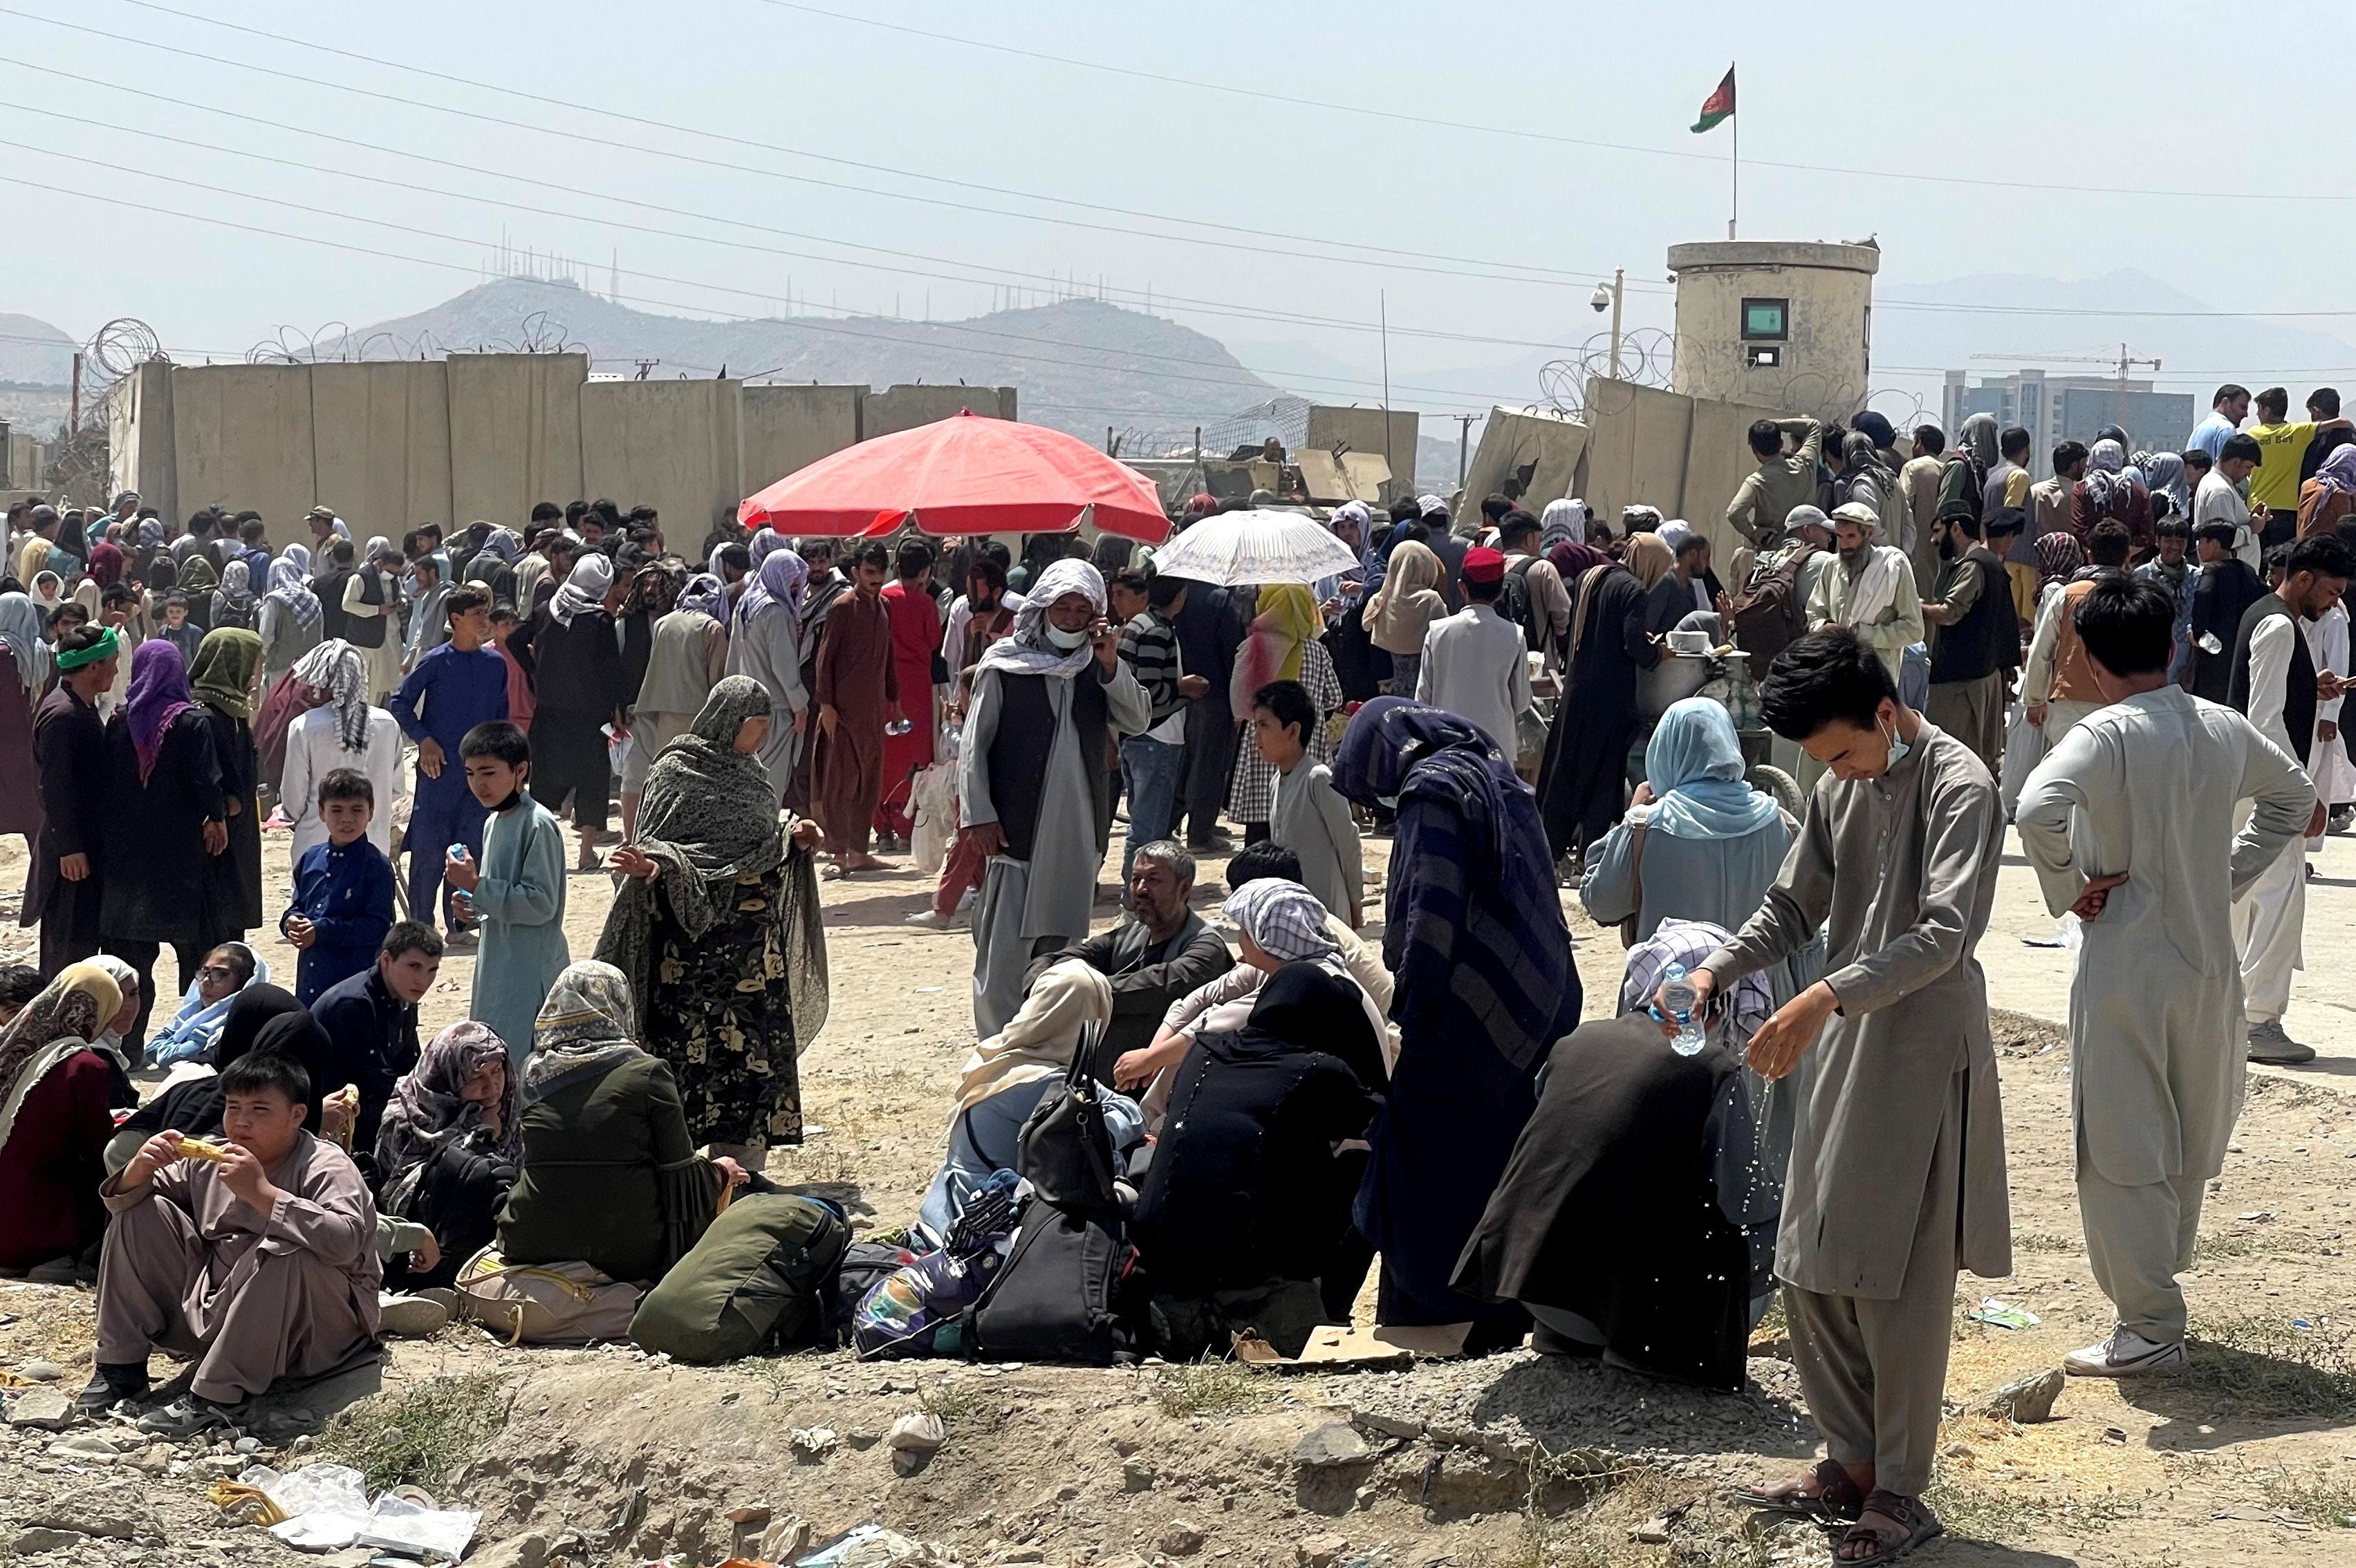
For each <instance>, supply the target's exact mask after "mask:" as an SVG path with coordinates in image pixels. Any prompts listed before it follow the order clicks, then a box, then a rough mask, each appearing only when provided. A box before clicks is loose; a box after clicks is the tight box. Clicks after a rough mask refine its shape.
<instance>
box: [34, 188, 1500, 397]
mask: <svg viewBox="0 0 2356 1568" xmlns="http://www.w3.org/2000/svg"><path fill="white" fill-rule="evenodd" d="M9 145H22V144H9ZM28 150H31V151H35V152H43V153H49V149H47V148H29V149H28ZM49 155H51V156H55V157H65V158H69V159H71V160H72V161H74V162H77V163H92V164H99V166H101V167H107V168H117V167H119V166H120V165H107V164H102V163H100V161H99V160H97V159H91V158H80V157H76V156H75V155H72V154H63V153H49ZM123 172H126V173H134V174H137V173H144V172H145V171H139V170H124V171H123ZM147 177H149V178H153V179H160V180H164V181H166V183H168V184H173V185H185V186H189V187H193V188H196V189H198V190H211V191H216V192H218V193H220V194H225V195H230V196H236V197H243V198H244V199H247V200H252V201H260V202H263V203H266V204H269V205H272V206H277V207H288V208H294V209H295V210H297V211H303V212H312V213H316V214H318V215H320V216H323V217H327V218H339V219H345V220H346V221H349V222H359V223H370V224H376V225H378V226H380V227H384V228H390V229H397V230H400V231H402V232H404V233H411V234H415V235H418V236H420V237H422V238H426V239H433V240H444V241H447V242H449V243H453V244H462V245H467V246H472V247H479V246H480V245H481V244H482V241H480V240H473V239H470V238H467V237H466V236H463V235H449V234H438V233H436V232H434V230H432V229H418V228H415V227H413V226H412V225H407V224H398V223H391V222H389V221H387V220H385V219H367V218H357V217H354V216H353V215H351V214H348V213H339V212H336V211H333V210H331V209H328V208H314V207H308V206H305V204H303V203H300V202H290V201H284V200H281V199H280V198H277V197H258V196H252V195H251V194H250V193H247V192H242V191H232V190H227V189H225V187H215V186H207V185H204V184H201V183H199V182H197V181H193V180H180V179H175V178H173V177H172V176H164V175H148V176H147ZM0 183H5V184H8V185H16V186H22V187H26V188H27V189H32V190H40V191H47V192H49V193H50V194H53V195H58V196H68V197H78V198H80V199H82V200H87V201H95V202H113V203H114V204H115V205H117V206H120V207H126V208H132V209H134V210H136V211H141V212H151V213H155V214H157V215H159V216H162V217H166V218H177V219H184V220H186V221H188V222H192V223H207V224H212V225H216V226H218V227H220V228H225V229H236V230H239V231H240V232H242V233H248V234H259V235H264V236H268V237H270V238H273V239H284V240H295V241H297V242H299V243H302V244H306V245H318V246H324V247H327V248H328V249H330V250H337V251H346V252H348V253H351V254H354V255H363V256H375V257H380V258H381V259H383V260H386V261H407V262H411V263H413V264H415V265H418V266H426V267H434V268H438V269H440V270H442V271H444V272H465V273H473V272H477V267H476V266H474V265H473V264H471V263H467V262H461V261H436V260H434V259H433V258H431V257H425V256H412V255H409V254H407V253H405V252H402V251H386V250H382V249H380V248H377V247H374V246H368V245H354V244H350V243H348V242H347V241H344V240H326V239H321V238H319V237H318V236H316V235H310V234H296V233H293V232H290V231H287V230H284V229H264V228H262V227H261V226H259V225H256V224H251V223H239V222H236V221H235V220H233V219H225V218H216V217H213V216H211V215H210V214H207V213H194V212H182V211H180V210H178V209H177V208H166V207H157V206H155V205H153V204H150V203H145V202H134V201H124V200H122V199H120V198H117V197H109V196H104V195H101V194H99V193H97V192H92V191H83V190H76V189H73V188H71V187H65V186H54V185H48V184H46V183H44V182H42V181H39V180H29V179H25V178H22V177H20V176H12V175H0ZM631 275H632V276H635V277H644V278H651V279H653V280H654V281H656V282H659V283H682V284H684V285H685V286H687V287H690V288H703V289H710V290H712V291H714V292H719V293H736V294H743V295H745V296H747V297H750V298H757V299H768V300H772V301H775V300H776V299H777V296H776V295H772V294H762V293H758V292H757V291H755V290H751V289H738V288H734V287H731V286H728V285H724V284H718V283H698V282H696V281H695V280H693V279H680V278H669V277H665V276H663V275H662V274H660V273H652V272H633V273H632V274H631ZM620 297H621V299H622V300H623V301H624V302H626V303H628V304H643V305H654V306H659V307H660V308H663V309H666V310H689V311H694V310H706V309H709V307H708V306H701V305H693V304H683V303H681V302H680V301H677V300H662V299H651V298H647V297H643V296H634V295H623V296H620ZM847 314H851V315H859V314H861V313H856V312H852V313H847ZM730 319H733V320H738V321H741V320H743V319H744V318H742V317H736V318H730ZM878 319H883V320H890V321H894V322H895V323H899V324H900V325H926V324H923V323H916V322H905V321H904V320H903V319H902V318H900V317H895V316H879V317H878ZM779 325H786V326H787V328H788V330H791V331H795V332H814V333H818V334H820V335H822V336H837V337H855V338H862V339H865V340H867V341H869V342H883V343H891V344H894V345H897V346H899V347H904V348H905V347H916V348H927V347H928V348H931V349H934V350H936V351H938V352H941V353H948V354H970V355H977V356H982V355H987V356H990V357H995V358H997V359H1000V360H1011V361H1017V362H1023V363H1030V364H1041V365H1058V366H1066V367H1070V368H1076V369H1084V370H1096V371H1102V370H1104V369H1106V368H1108V366H1107V365H1106V364H1105V363H1104V362H1102V360H1098V361H1090V360H1085V359H1057V358H1053V357H1047V356H1044V355H1035V354H1020V353H1012V352H1008V351H1006V350H1000V349H991V348H987V347H980V346H974V347H967V346H964V345H959V344H954V343H929V344H928V343H925V342H923V341H922V340H919V339H910V338H908V337H905V336H894V335H890V334H879V333H873V332H859V331H855V330H853V329H851V328H849V327H845V326H821V325H818V324H816V323H814V322H808V321H795V322H791V323H783V324H779ZM931 325H934V326H935V327H936V328H937V329H939V330H945V331H955V332H964V333H969V334H973V335H977V336H990V337H1007V338H1015V339H1017V340H1019V341H1024V342H1034V343H1035V342H1046V341H1053V340H1050V339H1042V338H1037V337H1032V336H1025V335H1022V334H1015V333H1002V332H991V331H989V330H987V329H985V328H980V327H966V326H958V325H953V324H948V323H934V324H931ZM1083 352H1095V353H1098V354H1100V355H1102V356H1103V357H1104V359H1109V360H1114V361H1118V360H1120V359H1124V358H1127V359H1136V358H1176V357H1175V356H1160V355H1148V354H1144V353H1141V352H1136V351H1127V350H1124V351H1119V352H1115V351H1112V350H1087V349H1083ZM1179 362H1180V363H1185V364H1200V365H1209V364H1211V363H1212V362H1210V361H1204V360H1179ZM1113 368H1117V366H1116V367H1113ZM1216 368H1229V367H1216ZM1233 368H1237V369H1241V370H1243V371H1244V373H1245V374H1246V375H1254V374H1255V372H1252V371H1250V370H1249V369H1248V368H1245V367H1242V366H1237V367H1233ZM1160 374H1162V376H1163V377H1164V378H1165V379H1171V380H1179V381H1201V382H1206V383H1209V384H1212V385H1215V386H1223V387H1234V388H1236V389H1238V390H1242V391H1248V392H1255V393H1258V392H1270V391H1280V390H1282V389H1281V388H1278V387H1274V386H1271V385H1270V384H1269V383H1267V382H1264V381H1244V380H1237V379H1232V378H1228V377H1218V376H1195V375H1189V374H1187V373H1185V372H1183V371H1178V370H1171V371H1164V372H1161V373H1160ZM1288 379H1298V380H1307V381H1323V382H1328V383H1332V384H1346V383H1340V382H1338V381H1337V380H1336V379H1334V378H1329V377H1320V376H1302V377H1294V378H1288ZM1427 390H1430V391H1431V392H1433V393H1435V394H1437V395H1438V396H1440V397H1441V398H1446V399H1452V400H1455V403H1454V405H1453V406H1458V407H1473V406H1476V405H1475V404H1473V403H1471V402H1467V401H1465V400H1467V399H1472V398H1479V397H1480V396H1481V394H1478V393H1467V392H1462V391H1459V390H1455V389H1447V388H1430V389H1427ZM1498 400H1503V401H1507V402H1516V403H1518V402H1520V401H1524V400H1520V399H1514V398H1504V399H1494V398H1493V399H1489V400H1484V401H1483V402H1482V403H1480V404H1478V405H1477V406H1480V407H1483V408H1484V409H1485V408H1486V407H1487V406H1488V402H1491V401H1498Z"/></svg>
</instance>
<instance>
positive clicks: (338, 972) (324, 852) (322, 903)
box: [278, 834, 392, 1093]
mask: <svg viewBox="0 0 2356 1568" xmlns="http://www.w3.org/2000/svg"><path fill="white" fill-rule="evenodd" d="M298 914H299V915H302V916H305V918H307V919H308V920H309V921H310V923H311V925H312V928H313V929H314V930H315V931H316V933H318V940H317V941H316V942H315V943H313V944H311V945H310V946H309V947H307V948H305V949H304V950H303V957H302V961H301V963H299V964H298V965H296V966H295V1000H296V1001H298V1002H300V1003H302V1004H303V1005H304V1006H305V1007H306V1008H307V1007H309V1006H310V1005H311V1004H312V1003H314V1002H316V1001H317V1000H318V999H319V997H320V996H321V994H322V993H324V992H325V991H326V990H327V987H330V986H332V985H334V984H336V982H337V981H338V980H342V979H344V978H346V977H347V976H352V975H357V974H359V972H360V971H361V970H363V969H365V968H367V967H369V965H371V964H373V963H375V962H376V949H377V944H379V943H380V942H382V941H383V940H384V933H386V932H388V931H390V930H391V929H392V862H391V861H390V860H388V859H385V858H384V851H382V850H381V849H379V848H377V847H376V846H375V845H373V844H371V843H369V840H368V836H367V835H366V834H362V835H361V836H360V837H358V838H356V839H354V840H352V842H350V843H349V844H345V845H336V844H314V845H312V846H311V847H310V848H308V849H305V851H303V859H301V860H300V861H298V862H297V863H296V864H295V901H294V902H293V903H290V904H288V905H287V906H286V912H285V913H284V914H282V915H280V916H279V917H278V933H279V934H280V935H281V936H284V935H285V934H286V923H287V922H288V921H289V920H292V919H293V918H294V917H295V916H296V915H298ZM342 1087H343V1085H342V1084H340V1083H330V1084H329V1085H327V1092H328V1093H334V1092H335V1091H336V1090H337V1089H340V1088H342Z"/></svg>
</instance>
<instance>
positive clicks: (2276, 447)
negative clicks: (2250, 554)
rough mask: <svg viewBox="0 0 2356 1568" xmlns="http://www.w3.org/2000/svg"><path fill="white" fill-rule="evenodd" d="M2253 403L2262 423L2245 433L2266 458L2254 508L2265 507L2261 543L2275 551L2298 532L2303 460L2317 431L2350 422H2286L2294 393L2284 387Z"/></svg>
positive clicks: (2253, 486) (2253, 481) (2254, 481)
mask: <svg viewBox="0 0 2356 1568" xmlns="http://www.w3.org/2000/svg"><path fill="white" fill-rule="evenodd" d="M2252 402H2253V403H2254V404H2255V405H2256V408H2257V411H2258V422H2257V423H2255V424H2254V425H2252V426H2251V427H2250V428H2249V429H2248V430H2247V431H2246V432H2244V434H2247V435H2250V436H2253V437H2254V438H2255V439H2256V441H2257V443H2258V449H2259V451H2260V452H2261V453H2264V454H2265V455H2264V457H2263V459H2262V461H2260V463H2259V464H2258V466H2257V470H2256V472H2254V473H2253V474H2252V475H2250V508H2251V510H2252V511H2253V512H2254V511H2255V510H2256V509H2257V508H2258V507H2261V506H2263V507H2265V509H2266V520H2265V531H2264V532H2263V533H2262V534H2261V535H2260V536H2259V542H2260V543H2261V544H2262V545H2263V546H2264V547H2265V549H2273V548H2274V547H2275V546H2276V545H2278V544H2287V543H2288V542H2289V541H2290V539H2291V538H2292V536H2294V535H2295V534H2297V532H2298V480H2299V459H2301V458H2303V457H2305V456H2306V455H2307V448H2308V443H2310V442H2312V441H2314V440H2315V432H2317V431H2319V430H2329V429H2333V428H2335V427H2338V426H2341V425H2345V424H2347V423H2348V422H2349V421H2346V420H2344V419H2338V418H2331V419H2324V420H2308V421H2302V422H2301V423H2298V424H2288V423H2286V422H2284V421H2285V420H2286V417H2287V416H2288V414H2289V412H2290V393H2289V392H2288V391H2286V390H2285V389H2283V388H2280V387H2268V388H2267V389H2265V391H2263V392H2260V393H2259V394H2258V395H2257V396H2256V397H2255V398H2254V399H2253V400H2252ZM2315 412H2317V410H2316V409H2314V408H2313V407H2310V408H2309V409H2308V413H2310V414H2313V413H2315Z"/></svg>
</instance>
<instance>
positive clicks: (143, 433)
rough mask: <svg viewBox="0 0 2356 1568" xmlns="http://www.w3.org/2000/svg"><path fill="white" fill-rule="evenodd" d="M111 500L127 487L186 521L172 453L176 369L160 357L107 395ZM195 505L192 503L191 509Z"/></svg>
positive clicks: (151, 504)
mask: <svg viewBox="0 0 2356 1568" xmlns="http://www.w3.org/2000/svg"><path fill="white" fill-rule="evenodd" d="M106 451H107V457H108V462H109V464H110V466H111V467H112V474H111V475H109V479H110V480H111V483H110V484H109V485H108V486H107V497H106V498H107V499H108V500H109V501H112V500H113V499H114V497H115V496H117V495H119V494H121V493H122V492H123V491H125V490H136V491H138V492H139V498H140V499H141V500H142V501H144V502H145V503H146V504H147V505H148V506H150V507H155V509H156V510H157V511H158V512H160V513H162V514H163V515H164V516H166V517H171V518H175V519H178V520H185V518H186V517H187V513H185V512H183V511H181V510H180V496H179V489H178V485H177V483H176V482H175V475H176V474H177V464H175V463H174V461H173V452H172V367H171V366H170V365H168V364H166V363H165V362H164V361H162V360H160V359H156V360H149V361H147V362H146V363H145V364H143V365H139V366H136V367H134V368H133V369H132V372H131V374H129V375H127V376H125V377H123V379H120V380H118V381H116V382H115V383H114V385H113V386H112V387H110V388H108V389H107V393H106ZM195 509H196V508H195V507H189V508H188V510H189V511H194V510H195Z"/></svg>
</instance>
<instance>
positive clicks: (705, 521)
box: [469, 381, 744, 549]
mask: <svg viewBox="0 0 2356 1568" xmlns="http://www.w3.org/2000/svg"><path fill="white" fill-rule="evenodd" d="M743 391H744V385H743V383H741V382H737V381H592V382H590V383H589V384H588V385H587V386H585V387H583V388H582V389H581V463H582V479H583V485H582V494H583V495H584V496H586V497H588V498H590V499H593V500H594V499H595V498H597V497H598V496H610V497H612V498H613V499H614V500H616V501H617V502H619V503H620V504H621V505H622V506H624V507H635V506H648V507H653V508H654V509H655V510H656V512H657V513H658V514H659V515H660V517H662V520H663V524H664V528H665V532H666V535H667V537H669V538H670V539H674V540H680V539H683V540H685V541H687V546H686V548H688V549H693V548H694V546H695V545H696V544H697V543H698V542H699V541H701V539H702V538H703V536H704V534H705V533H706V532H707V531H709V530H710V528H712V523H713V521H714V520H715V518H717V517H720V516H722V515H723V514H726V515H730V516H733V515H734V512H735V508H736V503H737V502H738V501H740V500H742V499H744V490H743V487H742V481H743V478H744V474H743V468H742V464H741V462H740V457H739V451H738V444H737V443H738V439H739V430H738V407H737V400H738V398H739V396H740V395H741V394H742V393H743ZM469 520H471V519H469Z"/></svg>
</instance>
